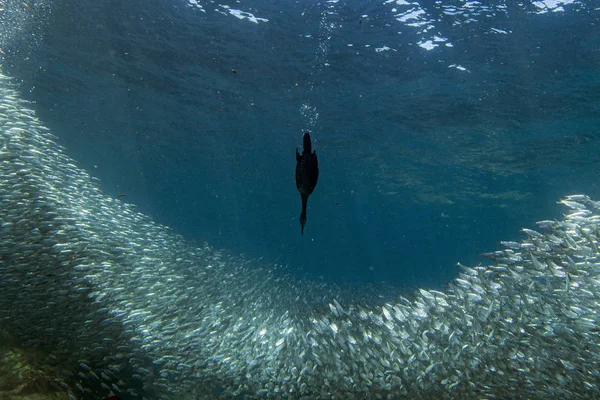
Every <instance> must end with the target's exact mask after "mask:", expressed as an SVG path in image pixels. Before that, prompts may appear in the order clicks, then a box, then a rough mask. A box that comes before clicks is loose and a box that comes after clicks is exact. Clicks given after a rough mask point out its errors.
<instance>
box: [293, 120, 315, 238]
mask: <svg viewBox="0 0 600 400" xmlns="http://www.w3.org/2000/svg"><path fill="white" fill-rule="evenodd" d="M303 147H304V149H303V151H302V154H300V153H299V152H298V149H297V148H296V187H297V188H298V192H299V193H300V197H301V198H302V212H301V213H300V226H301V227H302V230H301V231H300V233H301V234H302V235H304V225H306V205H307V203H308V196H310V195H311V194H312V192H313V190H315V187H316V186H317V180H318V179H319V161H318V160H317V152H316V151H312V144H311V143H310V133H308V132H306V133H305V134H304V138H303Z"/></svg>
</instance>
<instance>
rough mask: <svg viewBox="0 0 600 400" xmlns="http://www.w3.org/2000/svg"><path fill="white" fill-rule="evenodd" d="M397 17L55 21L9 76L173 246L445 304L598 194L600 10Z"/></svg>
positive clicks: (47, 22) (184, 6)
mask: <svg viewBox="0 0 600 400" xmlns="http://www.w3.org/2000/svg"><path fill="white" fill-rule="evenodd" d="M403 3H404V2H402V1H399V2H395V3H391V2H384V1H378V2H375V1H339V2H314V1H300V2H290V1H278V2H272V1H247V2H231V3H230V4H229V8H226V7H224V4H225V3H212V2H198V3H196V2H192V3H189V2H186V1H179V0H164V1H156V0H150V1H122V2H107V1H97V0H95V1H87V0H86V1H77V2H75V1H62V2H59V3H54V4H47V5H46V7H45V8H43V9H42V10H41V11H39V13H40V16H39V17H38V18H39V21H38V22H39V23H38V25H39V26H43V28H37V29H35V28H33V29H32V30H31V32H32V33H31V36H28V37H26V38H24V39H22V41H18V42H13V43H10V44H8V45H7V47H6V48H4V49H3V63H2V64H3V65H4V69H5V70H6V72H7V73H8V74H9V75H11V76H13V77H16V78H18V79H20V81H21V82H22V86H21V88H22V91H23V96H24V97H26V98H28V99H30V100H32V101H34V102H35V104H34V107H35V108H36V110H37V112H38V114H39V116H40V118H41V119H42V120H43V121H44V123H45V124H46V125H48V126H49V127H50V129H51V131H52V132H55V133H57V135H58V136H59V138H58V140H59V142H60V143H61V144H62V145H64V146H65V147H66V151H67V153H68V154H69V155H71V156H72V157H73V158H74V159H76V160H78V161H79V163H80V165H81V166H82V167H83V168H85V169H86V170H88V171H89V172H90V173H91V174H92V175H93V176H95V177H97V178H99V179H100V180H101V182H102V183H101V185H102V187H103V189H104V190H105V191H106V192H107V193H109V194H111V195H113V196H115V197H117V196H119V195H120V194H125V195H126V196H125V197H121V200H122V201H125V202H129V203H132V204H135V205H137V207H138V209H139V211H141V212H143V213H146V214H148V215H150V216H152V217H153V218H154V219H155V220H156V221H157V222H159V223H162V224H165V225H168V226H170V227H171V228H172V229H173V230H174V231H175V232H177V233H180V234H181V235H183V236H184V237H185V238H186V239H188V240H190V241H195V242H199V243H202V242H204V241H207V242H209V243H210V244H212V245H214V246H216V247H219V248H225V249H227V250H228V251H230V252H232V253H233V254H240V253H243V254H246V255H247V256H248V257H250V258H259V257H262V259H261V261H260V262H261V263H265V264H281V265H285V266H287V267H288V270H289V271H290V273H292V274H298V275H301V276H304V275H307V276H308V277H310V278H312V279H321V278H323V279H325V280H332V281H336V282H369V283H381V282H387V283H391V284H394V285H397V286H403V287H407V288H411V287H414V286H417V285H418V286H421V287H439V286H441V285H443V284H444V282H446V281H448V280H450V279H452V277H453V276H454V274H455V270H456V262H457V261H460V262H462V263H464V264H470V265H473V264H476V263H480V262H485V260H484V259H482V258H481V257H479V256H478V254H479V253H481V252H485V251H490V250H495V249H496V248H497V247H498V245H497V241H498V240H501V239H515V240H516V239H520V238H521V236H519V235H520V234H519V233H518V231H519V229H521V228H522V227H523V221H528V222H529V224H528V225H526V227H531V226H532V225H533V223H534V221H536V220H539V219H547V218H548V217H549V216H555V217H558V216H559V215H558V214H557V213H559V212H560V210H559V208H558V207H557V206H556V205H555V204H554V202H555V201H556V200H557V199H559V198H560V197H561V196H563V195H565V194H568V193H576V192H582V191H585V192H586V194H588V195H590V196H592V197H598V195H600V188H598V185H597V171H598V168H599V167H600V158H599V157H598V152H599V150H600V140H599V139H600V131H599V128H598V127H599V126H600V123H599V117H598V116H599V115H600V73H599V72H598V71H600V35H599V34H598V32H599V28H598V27H599V26H600V25H599V23H600V5H599V4H600V3H598V2H596V1H593V2H589V1H586V2H581V1H574V2H571V1H550V0H547V1H545V2H541V1H540V2H535V3H530V2H522V3H518V4H517V3H516V2H515V3H513V2H506V3H505V2H486V4H487V5H485V6H484V5H482V3H478V2H470V3H468V2H464V1H454V2H443V4H442V2H433V1H418V2H414V3H411V4H409V5H403ZM407 4H408V3H407ZM234 9H239V10H241V11H244V12H246V13H249V14H242V15H245V16H248V17H250V16H254V17H255V18H260V19H257V20H255V21H253V20H252V19H251V18H245V19H240V18H238V17H237V16H236V15H235V14H236V11H234ZM238 15H239V14H238ZM262 19H264V20H262ZM432 46H436V47H433V48H432ZM234 71H235V73H234ZM307 129H308V130H310V131H311V132H312V136H313V140H314V142H313V148H314V149H315V150H316V151H317V154H318V156H319V164H320V171H321V173H320V177H319V183H318V185H317V188H316V190H315V192H314V194H313V195H312V196H311V197H310V200H309V209H308V223H307V226H306V230H305V234H304V236H301V235H300V224H299V222H298V217H299V214H300V196H299V195H298V193H297V191H296V188H295V182H294V170H295V149H296V147H300V146H301V145H302V133H303V131H304V130H307Z"/></svg>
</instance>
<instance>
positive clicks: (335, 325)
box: [0, 76, 600, 399]
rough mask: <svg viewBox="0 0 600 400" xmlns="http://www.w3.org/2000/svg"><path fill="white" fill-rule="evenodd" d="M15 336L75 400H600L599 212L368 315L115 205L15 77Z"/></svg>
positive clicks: (4, 191)
mask: <svg viewBox="0 0 600 400" xmlns="http://www.w3.org/2000/svg"><path fill="white" fill-rule="evenodd" d="M0 174H1V177H2V179H1V181H0V202H1V207H0V229H1V235H0V277H1V279H0V331H2V332H3V333H5V334H7V335H9V336H10V337H11V338H12V339H13V340H15V341H16V342H17V343H19V345H20V346H22V347H23V348H35V349H40V351H43V352H44V354H46V357H45V362H46V363H49V364H51V365H52V367H53V368H54V371H55V374H56V377H57V381H59V382H60V385H61V386H62V387H63V389H64V390H65V391H66V392H68V393H69V395H70V396H71V398H73V399H98V398H104V397H107V396H112V395H118V396H119V397H120V398H122V399H136V398H140V399H141V398H147V399H216V398H224V399H227V398H248V399H250V398H259V399H260V398H273V399H275V398H289V399H371V398H372V399H442V398H488V399H491V398H497V399H508V398H510V399H531V398H539V399H547V398H557V399H559V398H561V399H566V398H569V399H591V398H599V397H600V388H599V384H600V368H599V363H600V312H599V311H600V262H599V250H598V246H599V244H598V243H599V241H600V202H595V201H593V200H591V199H589V198H588V197H586V196H585V195H573V196H568V197H567V198H566V199H564V200H563V201H562V204H564V206H566V208H567V209H568V214H567V215H565V217H564V219H563V220H561V221H554V220H553V221H541V222H539V223H538V225H539V226H538V228H537V230H530V229H523V231H524V233H525V235H526V238H525V239H524V240H522V241H520V242H503V245H504V247H505V248H504V249H502V250H498V251H496V252H492V253H489V254H487V256H488V257H490V258H491V259H492V260H493V262H492V263H491V264H492V265H490V266H477V267H473V268H469V267H464V266H461V273H460V275H459V276H458V277H457V278H456V279H455V280H454V281H453V282H452V283H451V284H450V285H449V286H448V288H447V289H446V290H445V291H444V292H441V291H433V290H420V291H418V292H417V293H416V295H415V297H414V299H412V300H408V299H404V298H402V297H400V296H398V297H397V298H396V299H395V300H393V301H392V300H390V301H381V302H380V303H379V304H378V303H377V299H374V300H371V301H368V299H367V297H368V296H362V297H361V298H360V299H359V298H358V297H359V296H360V294H353V295H349V294H347V293H346V292H344V291H343V290H341V289H338V288H333V287H330V286H326V285H324V284H323V285H315V284H314V283H310V284H309V283H308V282H303V281H301V280H297V279H291V278H289V277H287V276H286V275H285V274H284V273H282V272H281V271H280V270H278V269H277V268H264V267H263V268H262V269H259V268H256V266H255V264H256V263H250V262H249V261H246V260H244V259H243V258H236V257H234V256H232V255H228V254H225V252H221V251H217V250H215V249H213V248H211V247H210V246H208V245H205V246H204V247H202V248H193V247H191V246H190V245H189V244H187V243H186V242H185V241H184V240H183V239H182V238H181V237H179V236H177V235H176V234H175V233H173V232H172V231H170V230H169V229H168V228H166V227H164V226H159V225H157V224H155V223H153V222H152V221H151V220H150V219H149V218H148V217H145V216H144V215H141V214H140V213H138V212H136V211H135V209H134V207H132V206H130V205H128V204H125V203H124V202H122V201H120V200H117V199H114V198H111V197H109V196H107V195H105V194H104V193H102V191H101V190H100V189H99V184H98V182H96V181H95V180H94V179H93V178H92V177H91V176H90V175H89V174H88V173H86V172H85V171H83V170H82V169H81V168H80V167H78V166H77V164H76V162H75V161H74V160H72V159H71V158H69V157H67V156H66V155H65V153H64V151H63V149H61V147H60V146H59V145H58V144H57V141H56V138H55V137H54V136H53V135H52V133H51V132H50V131H49V130H48V129H47V128H45V127H44V125H43V124H42V123H41V122H40V121H39V120H38V118H37V117H36V115H35V113H34V112H33V111H32V109H31V107H30V105H29V104H28V103H27V102H25V101H23V100H21V99H20V98H19V95H18V93H17V91H16V89H15V86H13V83H12V82H11V80H10V79H9V78H7V77H6V76H0Z"/></svg>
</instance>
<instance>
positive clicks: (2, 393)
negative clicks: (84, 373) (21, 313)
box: [0, 334, 68, 400]
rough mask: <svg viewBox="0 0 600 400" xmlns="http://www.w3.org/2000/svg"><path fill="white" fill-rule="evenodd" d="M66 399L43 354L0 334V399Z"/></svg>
mask: <svg viewBox="0 0 600 400" xmlns="http://www.w3.org/2000/svg"><path fill="white" fill-rule="evenodd" d="M67 398H68V397H67V394H66V392H65V391H64V390H62V389H61V387H60V384H59V381H58V380H56V379H55V378H53V373H52V367H50V366H49V365H48V364H47V363H46V362H45V361H44V356H43V354H41V353H39V352H29V351H25V350H23V349H21V348H19V347H18V346H16V345H15V344H14V343H13V342H12V341H11V340H10V339H9V338H8V337H6V336H5V335H2V334H0V400H63V399H64V400H66V399H67Z"/></svg>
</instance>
